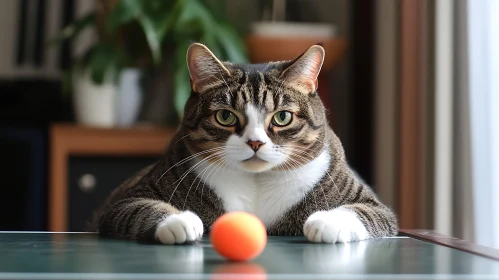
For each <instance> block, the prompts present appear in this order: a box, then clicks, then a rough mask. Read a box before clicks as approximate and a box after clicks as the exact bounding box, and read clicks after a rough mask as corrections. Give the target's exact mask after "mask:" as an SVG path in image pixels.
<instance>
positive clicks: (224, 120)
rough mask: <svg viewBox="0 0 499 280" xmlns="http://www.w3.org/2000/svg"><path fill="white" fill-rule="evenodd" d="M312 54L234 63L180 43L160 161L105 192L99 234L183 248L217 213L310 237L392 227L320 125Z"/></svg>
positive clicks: (391, 231)
mask: <svg viewBox="0 0 499 280" xmlns="http://www.w3.org/2000/svg"><path fill="white" fill-rule="evenodd" d="M324 56H325V52H324V49H323V48H322V47H321V46H320V45H314V46H311V47H310V48H309V49H308V50H307V51H306V52H304V53H303V54H302V55H300V56H299V57H297V58H296V59H294V60H292V61H281V62H269V63H265V64H249V65H237V64H232V63H229V62H222V61H220V60H219V59H218V58H217V57H216V56H215V55H214V54H213V53H212V52H211V51H210V50H209V49H208V48H207V47H206V46H204V45H202V44H199V43H194V44H192V45H191V46H190V47H189V49H188V51H187V64H188V68H189V72H190V77H191V88H192V93H191V96H190V97H189V100H188V101H187V103H186V105H185V112H184V116H183V119H182V123H181V125H180V128H179V130H178V131H177V133H176V135H175V137H174V139H173V140H172V141H171V144H170V145H169V147H168V148H167V151H166V153H165V155H164V156H163V157H162V158H161V160H159V161H158V162H157V163H155V164H153V165H151V166H149V167H147V168H145V169H143V170H141V171H140V172H138V174H135V175H134V176H133V177H131V178H130V179H128V180H127V181H126V182H124V183H123V184H122V185H121V186H119V187H118V188H117V189H116V190H115V191H114V192H113V193H112V194H111V195H110V197H109V198H108V200H107V201H106V202H105V205H104V206H103V208H102V209H101V211H100V212H99V213H98V215H97V216H96V221H95V222H96V227H97V231H98V232H99V234H100V235H102V236H107V237H114V238H122V239H129V240H136V241H139V242H153V243H163V244H183V243H192V242H194V241H196V240H198V239H200V238H201V237H202V236H203V234H206V233H208V232H209V230H210V226H211V225H212V224H213V222H214V221H215V219H217V217H220V216H221V215H223V214H224V213H226V212H229V211H247V212H250V213H253V214H254V215H256V216H257V217H259V218H260V219H261V220H262V222H263V223H264V224H265V226H266V228H267V231H268V234H269V235H295V236H296V235H302V236H303V235H304V236H305V237H306V238H307V239H308V240H309V241H310V242H321V243H335V242H351V241H358V240H365V239H369V238H379V237H383V236H392V235H395V234H397V232H398V227H397V218H396V216H395V214H394V213H393V212H392V211H391V209H389V208H388V207H386V206H385V205H384V204H382V203H381V202H380V200H379V199H378V198H377V197H376V196H375V194H374V193H373V192H372V190H371V189H370V188H369V186H367V185H366V184H365V183H364V182H363V181H361V180H360V179H359V178H357V177H356V175H355V173H354V172H353V171H352V170H351V169H350V167H349V166H348V164H347V162H346V160H345V155H344V151H343V147H342V145H341V143H340V140H339V139H338V137H337V136H336V135H335V134H334V132H333V130H332V129H331V128H330V127H329V125H328V122H327V119H326V114H325V109H324V106H323V103H322V102H321V99H320V98H319V96H318V94H317V86H318V84H317V77H318V75H319V72H320V70H321V67H322V63H323V60H324Z"/></svg>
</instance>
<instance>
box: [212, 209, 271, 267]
mask: <svg viewBox="0 0 499 280" xmlns="http://www.w3.org/2000/svg"><path fill="white" fill-rule="evenodd" d="M210 239H211V243H212V244H213V247H214V248H215V250H216V251H217V252H218V253H219V254H220V255H222V256H224V257H226V258H228V259H229V260H233V261H248V260H251V259H253V258H255V257H257V256H258V255H260V254H261V253H262V252H263V249H264V248H265V245H266V244H267V230H266V229H265V225H264V224H263V223H262V221H260V219H258V218H257V217H256V216H254V215H252V214H250V213H246V212H230V213H227V214H224V215H222V216H221V217H219V218H218V219H217V220H216V221H215V222H214V223H213V226H212V228H211V233H210Z"/></svg>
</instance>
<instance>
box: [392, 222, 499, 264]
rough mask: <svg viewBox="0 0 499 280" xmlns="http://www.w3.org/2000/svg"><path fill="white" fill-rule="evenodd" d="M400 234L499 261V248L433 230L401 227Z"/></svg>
mask: <svg viewBox="0 0 499 280" xmlns="http://www.w3.org/2000/svg"><path fill="white" fill-rule="evenodd" d="M399 235H400V236H407V237H411V238H414V239H418V240H421V241H426V242H430V243H434V244H437V245H441V246H446V247H450V248H453V249H457V250H461V251H464V252H467V253H471V254H474V255H479V256H482V257H486V258H489V259H493V260H496V261H499V249H495V248H491V247H486V246H482V245H479V244H476V243H474V242H471V241H467V240H463V239H459V238H456V237H452V236H449V235H445V234H441V233H438V232H436V231H433V230H427V229H401V230H399Z"/></svg>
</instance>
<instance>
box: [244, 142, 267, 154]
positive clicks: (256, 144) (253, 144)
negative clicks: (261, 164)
mask: <svg viewBox="0 0 499 280" xmlns="http://www.w3.org/2000/svg"><path fill="white" fill-rule="evenodd" d="M246 143H247V144H248V145H249V146H250V147H251V149H253V151H255V152H256V151H258V149H260V147H261V146H263V145H265V143H263V142H262V141H251V140H250V141H248V142H246Z"/></svg>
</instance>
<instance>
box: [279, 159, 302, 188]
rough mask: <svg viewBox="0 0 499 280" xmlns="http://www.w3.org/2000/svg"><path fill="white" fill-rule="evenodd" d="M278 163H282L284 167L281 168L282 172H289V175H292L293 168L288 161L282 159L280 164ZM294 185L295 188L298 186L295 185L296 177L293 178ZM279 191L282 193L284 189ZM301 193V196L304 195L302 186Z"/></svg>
mask: <svg viewBox="0 0 499 280" xmlns="http://www.w3.org/2000/svg"><path fill="white" fill-rule="evenodd" d="M279 165H284V168H285V169H283V170H284V172H285V173H287V172H289V173H291V176H293V172H294V168H293V166H292V165H290V164H289V162H286V161H284V162H283V163H282V164H279ZM288 167H289V169H286V168H288ZM293 178H294V177H293ZM294 187H295V189H298V187H297V186H296V179H295V180H294ZM281 193H284V189H283V190H282V191H281ZM302 193H303V197H305V190H304V189H303V188H302Z"/></svg>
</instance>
